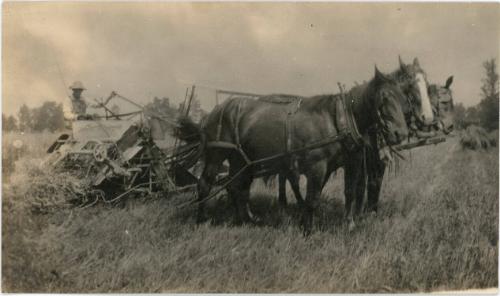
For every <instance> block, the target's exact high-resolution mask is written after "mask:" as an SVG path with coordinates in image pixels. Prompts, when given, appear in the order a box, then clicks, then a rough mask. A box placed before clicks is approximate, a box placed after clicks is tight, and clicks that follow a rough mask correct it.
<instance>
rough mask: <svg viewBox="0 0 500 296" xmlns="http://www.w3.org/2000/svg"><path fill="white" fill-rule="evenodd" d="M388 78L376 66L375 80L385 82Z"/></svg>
mask: <svg viewBox="0 0 500 296" xmlns="http://www.w3.org/2000/svg"><path fill="white" fill-rule="evenodd" d="M386 79H387V78H386V77H385V75H384V74H383V73H382V72H380V71H379V69H378V68H377V65H375V80H376V81H384V80H386Z"/></svg>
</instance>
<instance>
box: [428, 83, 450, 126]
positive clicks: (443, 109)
mask: <svg viewBox="0 0 500 296" xmlns="http://www.w3.org/2000/svg"><path fill="white" fill-rule="evenodd" d="M452 83H453V76H450V77H448V79H447V80H446V83H445V85H444V86H442V85H437V84H432V85H429V89H428V92H429V96H430V99H431V103H432V109H433V112H434V116H435V117H436V119H437V121H438V124H437V125H438V128H439V129H440V130H442V131H443V133H445V134H449V133H450V132H451V131H452V130H453V121H454V107H453V94H452V91H451V89H450V86H451V84H452Z"/></svg>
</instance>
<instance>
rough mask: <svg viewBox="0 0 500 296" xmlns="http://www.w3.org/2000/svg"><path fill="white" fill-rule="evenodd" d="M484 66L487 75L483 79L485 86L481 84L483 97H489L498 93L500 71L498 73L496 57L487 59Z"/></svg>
mask: <svg viewBox="0 0 500 296" xmlns="http://www.w3.org/2000/svg"><path fill="white" fill-rule="evenodd" d="M483 68H484V71H485V75H486V77H485V78H483V79H482V80H481V81H482V82H483V86H481V97H482V99H487V98H490V97H493V96H495V95H497V94H498V73H497V63H496V60H495V59H490V60H487V61H485V62H484V63H483Z"/></svg>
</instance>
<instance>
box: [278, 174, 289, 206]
mask: <svg viewBox="0 0 500 296" xmlns="http://www.w3.org/2000/svg"><path fill="white" fill-rule="evenodd" d="M278 187H279V190H278V201H279V204H280V206H281V207H282V208H285V207H286V206H287V201H286V176H285V174H282V173H281V174H278Z"/></svg>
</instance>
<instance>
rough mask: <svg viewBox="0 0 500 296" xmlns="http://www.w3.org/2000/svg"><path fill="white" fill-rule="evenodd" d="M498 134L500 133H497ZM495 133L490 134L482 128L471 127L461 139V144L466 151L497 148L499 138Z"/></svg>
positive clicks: (463, 133)
mask: <svg viewBox="0 0 500 296" xmlns="http://www.w3.org/2000/svg"><path fill="white" fill-rule="evenodd" d="M495 132H496V133H498V131H495ZM495 132H491V133H488V132H486V130H484V129H483V128H482V127H479V126H476V125H470V126H469V127H467V129H466V130H464V131H463V132H462V134H461V137H460V144H461V145H462V147H463V148H464V149H471V150H478V149H481V148H482V149H489V148H490V147H496V145H497V138H496V137H495Z"/></svg>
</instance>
